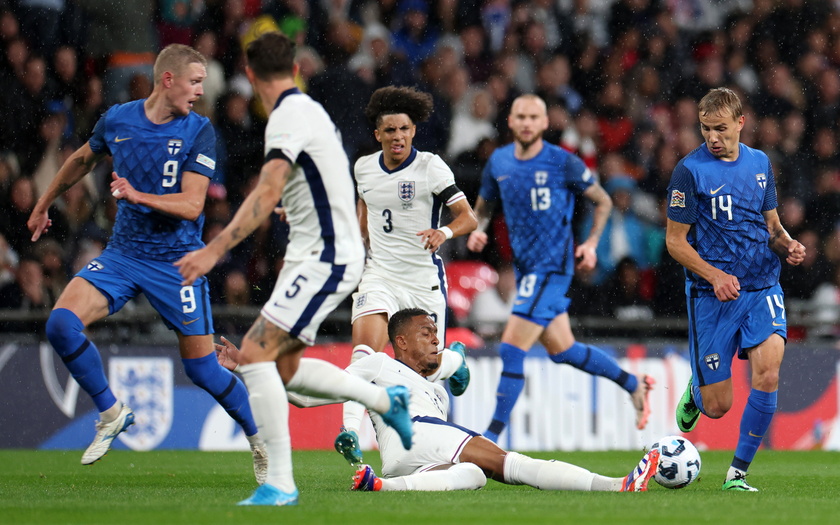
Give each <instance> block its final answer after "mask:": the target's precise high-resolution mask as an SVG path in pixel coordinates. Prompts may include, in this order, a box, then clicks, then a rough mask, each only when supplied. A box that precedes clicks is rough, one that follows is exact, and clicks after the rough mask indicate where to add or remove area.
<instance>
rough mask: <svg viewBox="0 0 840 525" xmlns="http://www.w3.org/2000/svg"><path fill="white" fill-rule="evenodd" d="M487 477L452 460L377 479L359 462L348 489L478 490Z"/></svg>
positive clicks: (476, 468)
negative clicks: (427, 468) (449, 462)
mask: <svg viewBox="0 0 840 525" xmlns="http://www.w3.org/2000/svg"><path fill="white" fill-rule="evenodd" d="M486 484H487V477H486V476H485V475H484V472H483V471H482V470H481V468H479V467H478V466H477V465H474V464H472V463H456V464H454V465H445V466H441V467H440V468H437V469H432V470H427V471H423V472H417V473H416V474H409V475H407V476H397V477H393V478H380V477H377V476H376V473H375V472H374V470H373V468H372V467H371V466H370V465H360V466H359V468H358V469H356V473H355V474H354V475H353V485H352V486H351V487H350V488H351V490H362V491H380V490H381V491H420V492H422V491H448V490H478V489H480V488H482V487H484V485H486Z"/></svg>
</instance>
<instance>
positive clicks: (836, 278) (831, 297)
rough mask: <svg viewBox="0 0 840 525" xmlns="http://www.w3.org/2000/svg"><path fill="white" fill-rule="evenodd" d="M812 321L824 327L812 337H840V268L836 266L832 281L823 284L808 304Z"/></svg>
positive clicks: (819, 328)
mask: <svg viewBox="0 0 840 525" xmlns="http://www.w3.org/2000/svg"><path fill="white" fill-rule="evenodd" d="M808 306H809V309H810V311H811V315H812V319H813V320H814V321H816V322H818V323H820V324H821V325H822V326H818V327H817V328H815V329H813V330H810V331H809V333H810V335H815V336H818V337H825V338H829V339H836V338H837V337H840V266H835V267H834V269H833V271H832V273H831V280H830V281H826V282H823V283H821V284H820V285H819V286H818V287H817V289H816V290H815V291H814V295H813V296H812V297H811V300H810V301H809V303H808Z"/></svg>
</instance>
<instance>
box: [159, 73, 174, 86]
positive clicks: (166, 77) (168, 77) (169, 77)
mask: <svg viewBox="0 0 840 525" xmlns="http://www.w3.org/2000/svg"><path fill="white" fill-rule="evenodd" d="M174 79H175V75H173V74H172V72H171V71H164V72H163V75H161V76H160V82H161V84H163V87H166V88H170V87H172V82H173V80H174Z"/></svg>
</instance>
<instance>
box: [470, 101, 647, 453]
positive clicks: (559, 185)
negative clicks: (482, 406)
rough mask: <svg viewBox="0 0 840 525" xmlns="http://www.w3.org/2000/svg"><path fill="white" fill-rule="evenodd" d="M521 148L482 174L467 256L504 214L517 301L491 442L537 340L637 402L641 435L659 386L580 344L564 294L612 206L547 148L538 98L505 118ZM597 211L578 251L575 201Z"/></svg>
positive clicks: (512, 147)
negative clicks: (497, 209)
mask: <svg viewBox="0 0 840 525" xmlns="http://www.w3.org/2000/svg"><path fill="white" fill-rule="evenodd" d="M508 126H509V127H510V129H511V131H512V132H513V137H514V142H513V144H508V145H507V146H503V147H501V148H499V149H497V150H496V151H495V152H493V154H492V155H491V157H490V159H489V161H488V162H487V165H486V166H485V168H484V174H483V178H482V183H481V190H480V192H479V198H478V200H477V202H476V206H475V213H476V215H477V216H478V219H479V229H478V230H476V231H474V232H472V233H471V234H470V237H469V240H468V242H467V247H468V248H469V249H470V250H473V251H481V250H482V249H483V248H484V246H485V245H486V244H487V234H486V233H485V231H484V230H485V229H486V227H487V225H488V223H489V221H490V218H491V217H492V215H493V209H494V206H495V204H496V203H497V202H499V201H500V202H501V203H502V205H503V207H504V213H505V221H506V223H507V226H508V232H509V235H510V242H511V246H512V248H513V254H514V268H515V270H516V280H517V286H518V289H517V295H516V300H515V302H514V306H513V315H511V316H510V318H509V320H508V323H507V326H506V327H505V329H504V332H503V333H502V341H501V344H500V345H499V354H500V355H501V358H502V376H501V378H500V380H499V387H498V391H497V393H496V410H495V412H494V414H493V420H492V421H491V422H490V425H489V427H488V429H487V431H485V432H484V435H485V436H486V437H488V438H490V439H491V440H493V441H497V440H498V438H499V434H501V432H502V431H503V430H504V428H505V427H506V426H507V423H508V421H509V420H510V413H511V411H512V410H513V406H514V404H515V403H516V400H517V398H518V397H519V394H520V393H521V392H522V388H523V387H524V385H525V376H524V361H525V354H526V352H527V351H528V350H529V349H530V348H531V346H533V345H534V343H536V342H537V341H538V340H539V341H540V342H541V343H542V344H543V346H545V348H546V350H547V351H548V354H549V357H550V358H551V360H552V361H554V362H555V363H558V364H561V363H568V364H570V365H572V366H574V367H575V368H578V369H580V370H583V371H585V372H588V373H590V374H593V375H598V376H603V377H606V378H608V379H611V380H612V381H614V382H615V383H617V384H618V385H619V386H621V387H622V388H624V389H625V390H626V391H627V392H628V393H629V394H630V396H631V399H632V403H633V406H634V409H635V411H636V427H637V428H639V429H643V428H644V427H645V425H646V424H647V420H648V417H649V415H650V408H649V406H648V399H647V398H648V392H649V390H650V389H651V388H652V386H653V383H654V381H653V379H652V378H650V377H648V376H644V377H641V378H640V377H637V376H635V375H633V374H630V373H628V372H626V371H624V370H622V369H621V368H620V367H619V365H618V363H617V362H616V361H615V359H613V358H612V357H611V356H609V355H608V354H607V353H606V352H604V351H603V350H602V349H600V348H597V347H595V346H592V345H586V344H583V343H580V342H577V341H575V337H574V335H573V334H572V329H571V325H570V322H569V315H568V313H567V310H568V308H569V303H570V301H569V299H568V298H567V297H566V293H567V291H568V289H569V285H570V284H571V282H572V276H573V273H574V270H575V259H577V260H578V261H579V262H578V264H577V267H578V268H583V269H592V268H594V266H595V262H596V260H597V259H596V255H595V248H596V246H597V245H598V240H599V238H600V236H601V232H602V231H603V229H604V225H605V224H606V221H607V218H608V217H609V214H610V210H611V209H612V202H611V201H610V198H609V196H608V195H607V193H606V192H605V191H604V189H603V188H602V187H601V186H600V184H598V181H597V180H595V178H594V177H593V176H592V174H591V172H590V171H589V169H587V168H586V166H585V165H584V163H583V161H582V160H581V159H580V158H578V157H576V156H575V155H572V154H571V153H568V152H567V151H565V150H563V149H561V148H559V147H557V146H554V145H552V144H549V143H547V142H545V141H543V139H542V134H543V132H544V131H545V130H546V129H547V127H548V116H547V113H546V106H545V102H543V100H542V99H541V98H539V97H537V96H535V95H523V96H520V97H519V98H517V99H516V100H515V101H514V103H513V107H512V108H511V112H510V116H509V117H508ZM578 195H582V196H583V197H586V198H587V199H589V200H590V201H592V202H593V203H594V204H595V211H594V217H593V223H592V228H591V231H590V232H589V236H588V238H587V239H586V240H585V241H584V242H583V243H581V244H580V245H579V246H577V248H575V246H574V238H573V234H572V213H573V211H574V203H575V197H576V196H578Z"/></svg>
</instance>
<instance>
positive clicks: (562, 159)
mask: <svg viewBox="0 0 840 525" xmlns="http://www.w3.org/2000/svg"><path fill="white" fill-rule="evenodd" d="M482 177H483V178H482V181H481V190H480V191H479V195H480V196H481V197H482V198H483V199H484V200H485V201H487V202H495V201H499V200H501V202H502V207H503V209H504V214H505V222H506V223H507V227H508V235H509V236H510V243H511V247H512V248H513V255H514V263H515V266H516V270H517V273H518V274H519V275H520V276H521V275H524V274H529V273H535V272H541V273H548V272H557V273H561V274H567V275H571V274H572V273H573V272H574V234H573V232H572V214H573V213H574V207H575V196H576V195H579V194H581V193H583V192H584V191H586V189H587V188H589V186H591V185H592V184H593V183H594V182H595V179H594V178H593V177H592V173H591V172H590V171H589V169H588V168H587V167H586V165H585V164H584V163H583V161H582V160H581V159H580V158H579V157H577V156H575V155H573V154H571V153H569V152H567V151H566V150H564V149H562V148H559V147H557V146H554V145H552V144H549V143H547V142H543V149H542V151H540V152H539V153H538V154H537V156H536V157H534V158H532V159H528V160H519V159H517V158H516V157H515V156H514V145H513V144H508V145H507V146H503V147H501V148H499V149H497V150H496V151H494V152H493V154H492V155H491V156H490V160H488V162H487V165H486V166H485V167H484V174H483V176H482Z"/></svg>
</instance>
